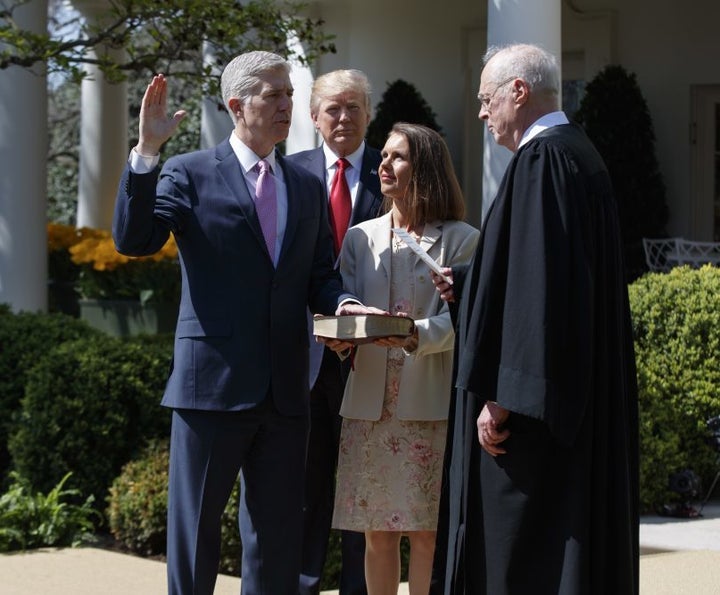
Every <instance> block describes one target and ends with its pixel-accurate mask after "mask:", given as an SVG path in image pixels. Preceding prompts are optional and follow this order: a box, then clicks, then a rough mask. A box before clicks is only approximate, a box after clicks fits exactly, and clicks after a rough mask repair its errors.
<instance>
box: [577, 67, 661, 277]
mask: <svg viewBox="0 0 720 595" xmlns="http://www.w3.org/2000/svg"><path fill="white" fill-rule="evenodd" d="M575 120H576V121H577V122H578V123H580V124H581V125H582V126H583V128H584V129H585V131H586V132H587V134H588V136H589V137H590V139H591V140H592V141H593V143H594V144H595V146H596V147H597V149H598V151H599V152H600V154H601V155H602V157H603V159H604V160H605V163H606V165H607V167H608V170H609V172H610V177H611V178H612V182H613V186H614V189H615V197H616V199H617V203H618V212H619V215H620V226H621V228H622V237H623V242H624V244H625V267H626V277H627V279H628V281H632V280H634V279H635V278H637V277H639V276H640V275H641V274H642V273H644V272H645V271H646V270H647V266H646V264H645V257H644V252H643V247H642V238H643V237H664V236H666V235H667V231H666V228H665V226H666V224H667V220H668V207H667V201H666V196H665V183H664V181H663V178H662V174H661V172H660V168H659V164H658V160H657V156H656V151H655V133H654V130H653V123H652V119H651V118H650V112H649V110H648V106H647V103H646V101H645V98H644V97H643V95H642V92H641V90H640V87H639V86H638V84H637V80H636V77H635V74H633V73H628V72H627V71H626V70H625V69H624V68H623V67H622V66H619V65H610V66H607V67H605V68H604V69H603V70H602V71H600V73H598V75H597V76H596V77H595V78H594V79H593V80H592V81H591V82H590V83H588V85H587V87H586V89H585V96H584V98H583V100H582V102H581V104H580V109H579V110H578V111H577V112H576V114H575Z"/></svg>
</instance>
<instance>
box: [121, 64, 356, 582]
mask: <svg viewBox="0 0 720 595" xmlns="http://www.w3.org/2000/svg"><path fill="white" fill-rule="evenodd" d="M292 93H293V89H292V85H291V83H290V77H289V65H288V63H287V62H286V61H285V60H284V59H283V58H281V57H280V56H277V55H275V54H271V53H269V52H249V53H247V54H242V55H240V56H238V57H237V58H235V59H234V60H232V61H231V62H230V63H229V64H228V65H227V67H226V68H225V70H224V72H223V74H222V94H223V101H224V103H225V106H226V108H227V109H228V111H229V113H230V115H231V118H232V120H233V123H234V130H233V131H232V133H231V134H230V137H229V138H228V139H227V140H225V141H223V142H222V143H220V144H219V145H218V146H216V147H214V148H212V149H208V150H204V151H196V152H193V153H189V154H185V155H179V156H175V157H172V158H170V159H168V160H167V162H166V163H165V165H164V166H163V168H162V171H159V169H158V167H157V164H158V161H159V157H158V155H159V150H160V147H161V145H162V144H163V143H164V142H165V141H166V140H167V139H168V138H169V137H170V136H171V135H172V134H173V133H174V131H175V129H176V128H177V126H178V124H179V122H180V121H181V120H182V119H183V118H184V117H185V112H184V111H182V110H180V111H178V112H176V113H175V114H174V116H173V117H172V118H168V117H167V115H166V106H167V83H166V80H165V78H164V77H163V75H157V76H155V77H154V78H153V80H152V82H151V83H150V85H148V88H147V90H146V92H145V96H144V97H143V101H142V107H141V112H140V136H139V142H138V144H137V146H136V147H135V148H134V149H133V151H132V152H131V155H130V159H129V163H128V167H127V168H126V170H125V172H124V174H123V177H122V179H121V181H120V187H119V190H118V198H117V204H116V209H115V217H114V220H113V236H114V238H115V243H116V245H117V248H118V250H119V251H120V252H122V253H124V254H128V255H147V254H152V253H154V252H156V251H157V250H159V249H160V247H161V246H162V245H163V244H164V243H165V241H166V240H167V238H168V236H169V234H170V233H172V234H173V235H174V236H175V240H176V242H177V245H178V249H179V254H180V265H181V274H182V295H181V300H180V312H179V317H178V323H177V328H176V333H175V349H174V358H173V369H172V371H171V374H170V377H169V379H168V383H167V387H166V390H165V395H164V397H163V401H162V402H163V405H165V406H167V407H171V408H172V409H173V417H172V433H171V442H170V477H169V490H168V550H167V568H168V592H169V593H170V594H172V595H187V594H190V593H193V594H194V595H200V594H202V595H211V594H212V592H213V589H214V585H215V580H216V577H217V571H218V561H219V556H220V519H221V516H222V512H223V510H224V508H225V505H226V503H227V500H228V498H229V496H230V493H231V490H232V488H233V485H234V483H235V481H237V477H238V473H240V477H241V488H242V489H241V494H242V495H241V502H240V534H241V538H242V542H243V558H242V593H245V594H249V595H262V594H266V595H295V593H297V585H298V577H299V573H300V552H301V545H302V527H303V513H302V503H303V488H304V466H305V450H306V443H307V432H308V393H309V388H308V385H309V378H308V355H307V353H308V334H307V323H306V320H307V318H306V311H307V308H308V307H309V308H310V309H311V310H312V311H313V312H319V313H325V314H333V313H337V314H342V313H361V312H365V311H367V309H365V308H363V307H362V306H360V305H359V304H357V303H352V300H353V298H352V296H350V295H348V294H346V293H345V292H343V290H342V284H341V280H340V277H339V275H338V273H337V272H336V271H335V269H334V266H333V251H332V235H331V230H330V226H329V224H328V218H327V206H326V204H325V202H326V199H325V190H324V188H323V185H322V184H321V183H320V181H319V180H318V179H317V178H316V177H315V176H313V175H312V174H310V173H308V172H307V171H306V170H304V169H302V168H299V167H297V166H295V165H293V164H291V163H288V162H287V160H285V159H283V158H282V156H281V155H279V154H278V153H277V152H276V151H275V144H276V143H277V142H279V141H281V140H283V139H284V138H286V136H287V134H288V130H289V127H290V114H291V109H292ZM261 162H262V163H261ZM268 168H269V173H268V172H267V171H266V170H267V169H268ZM261 179H262V181H260V180H261ZM268 183H270V184H271V185H272V186H274V190H273V191H272V192H271V193H270V194H271V195H272V197H273V200H272V204H273V210H272V211H271V212H273V216H272V217H270V218H269V219H271V220H272V221H271V222H272V223H274V225H273V230H272V233H266V232H264V229H265V227H261V219H262V220H263V221H262V223H263V224H264V223H265V222H266V220H267V219H268V218H266V217H264V215H263V214H262V210H263V209H260V210H256V206H255V201H256V200H257V201H258V202H260V200H261V198H260V196H261V195H262V196H263V197H266V196H267V195H268V193H267V192H265V191H264V190H262V191H261V189H260V188H261V187H262V188H267V184H268ZM275 211H276V212H275ZM348 300H350V302H351V303H348Z"/></svg>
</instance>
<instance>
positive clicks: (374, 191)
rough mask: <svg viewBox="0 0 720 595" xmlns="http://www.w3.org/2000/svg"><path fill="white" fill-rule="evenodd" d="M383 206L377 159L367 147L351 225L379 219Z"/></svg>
mask: <svg viewBox="0 0 720 595" xmlns="http://www.w3.org/2000/svg"><path fill="white" fill-rule="evenodd" d="M381 206H382V194H381V193H380V178H379V177H378V165H377V159H376V158H374V157H373V154H372V153H371V151H370V149H368V147H365V151H364V152H363V160H362V166H361V169H360V183H359V185H358V189H357V195H356V196H355V206H354V207H353V211H352V216H351V218H350V225H351V226H352V225H357V224H358V223H360V222H361V221H365V220H367V219H373V218H374V217H378V216H379V215H380V207H381Z"/></svg>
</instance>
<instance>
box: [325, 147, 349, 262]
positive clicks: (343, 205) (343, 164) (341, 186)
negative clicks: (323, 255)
mask: <svg viewBox="0 0 720 595" xmlns="http://www.w3.org/2000/svg"><path fill="white" fill-rule="evenodd" d="M335 165H337V169H336V170H335V177H334V178H333V181H332V184H331V185H330V223H331V225H332V229H333V236H334V238H335V254H336V255H337V254H340V247H341V246H342V242H343V238H344V237H345V232H346V231H347V228H348V224H349V223H350V213H351V212H352V201H351V200H350V188H349V187H348V183H347V180H346V179H345V169H346V168H347V167H349V166H350V163H348V161H347V159H338V160H337V162H336V163H335Z"/></svg>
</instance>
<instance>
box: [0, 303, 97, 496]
mask: <svg viewBox="0 0 720 595" xmlns="http://www.w3.org/2000/svg"><path fill="white" fill-rule="evenodd" d="M99 334H100V333H99V331H97V330H95V329H93V328H90V327H89V326H88V325H87V324H85V323H84V322H82V321H80V320H77V319H75V318H72V317H70V316H67V315H65V314H59V313H56V314H41V313H31V312H21V313H19V314H14V313H12V312H11V311H10V308H9V307H8V306H7V305H6V304H0V412H2V415H1V416H0V482H2V480H4V479H5V476H6V474H7V471H8V468H9V466H10V453H9V452H8V446H7V443H8V436H9V433H10V425H11V423H12V419H13V417H14V416H15V415H16V413H17V412H18V410H19V409H20V400H21V399H22V396H23V393H24V392H25V383H26V381H27V374H28V369H29V368H30V367H31V366H33V365H35V363H36V362H37V361H38V360H39V359H40V358H41V356H43V355H44V354H45V353H46V352H47V351H48V350H49V349H50V348H52V347H53V346H55V345H59V344H61V343H63V342H65V341H70V340H74V339H78V338H81V337H92V336H98V335H99ZM60 477H62V474H60V475H59V477H58V478H57V479H58V480H59V479H60ZM53 485H54V484H53Z"/></svg>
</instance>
